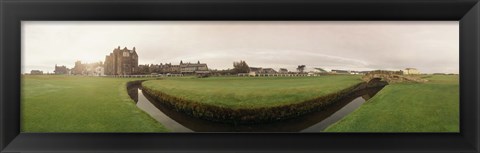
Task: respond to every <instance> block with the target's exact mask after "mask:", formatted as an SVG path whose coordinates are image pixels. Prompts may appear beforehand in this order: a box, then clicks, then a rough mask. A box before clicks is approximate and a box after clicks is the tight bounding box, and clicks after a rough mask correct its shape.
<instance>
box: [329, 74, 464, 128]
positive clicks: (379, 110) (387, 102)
mask: <svg viewBox="0 0 480 153" xmlns="http://www.w3.org/2000/svg"><path fill="white" fill-rule="evenodd" d="M426 79H427V80H429V82H427V83H399V84H391V85H388V86H386V87H385V88H384V89H382V90H381V91H380V92H379V93H377V95H375V96H374V97H373V98H372V99H370V100H368V101H367V102H366V103H365V104H363V105H362V106H361V107H360V108H358V109H357V110H356V111H354V112H353V113H351V114H349V115H347V116H346V117H345V118H343V119H342V120H340V121H339V122H337V123H335V124H333V125H331V126H330V127H328V128H327V129H326V130H325V131H326V132H459V79H458V76H442V75H434V76H427V77H426Z"/></svg>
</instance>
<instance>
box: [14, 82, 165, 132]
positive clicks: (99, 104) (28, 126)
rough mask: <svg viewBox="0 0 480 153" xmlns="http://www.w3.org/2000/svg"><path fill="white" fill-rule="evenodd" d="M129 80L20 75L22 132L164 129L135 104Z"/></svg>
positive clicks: (152, 130)
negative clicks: (130, 92) (129, 91)
mask: <svg viewBox="0 0 480 153" xmlns="http://www.w3.org/2000/svg"><path fill="white" fill-rule="evenodd" d="M132 80H133V79H124V78H101V77H81V76H62V75H58V76H57V75H30V76H23V78H22V92H21V94H22V102H21V125H20V126H21V131H22V132H166V131H168V129H165V128H164V127H163V125H161V124H160V123H158V122H157V121H155V120H154V119H153V118H151V117H150V116H149V115H148V114H146V113H144V112H143V111H142V110H140V109H138V108H137V107H136V106H135V102H134V101H133V100H132V99H130V97H129V96H128V94H127V89H126V83H127V82H128V81H132Z"/></svg>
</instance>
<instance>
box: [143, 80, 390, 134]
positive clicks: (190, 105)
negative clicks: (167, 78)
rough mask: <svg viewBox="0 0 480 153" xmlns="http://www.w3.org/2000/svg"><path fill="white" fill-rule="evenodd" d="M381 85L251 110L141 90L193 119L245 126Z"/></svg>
mask: <svg viewBox="0 0 480 153" xmlns="http://www.w3.org/2000/svg"><path fill="white" fill-rule="evenodd" d="M384 85H386V83H378V82H369V83H366V82H362V83H359V84H356V85H354V86H351V87H349V88H346V89H343V90H341V91H339V92H337V93H332V94H328V95H325V96H321V97H318V98H315V99H311V100H306V101H303V102H300V103H295V104H288V105H282V106H274V107H262V108H251V109H246V108H239V109H232V108H226V107H220V106H216V105H211V104H205V103H200V102H195V101H191V100H186V99H182V98H179V97H175V96H172V95H168V94H165V93H164V92H161V91H158V90H153V89H150V88H148V87H145V86H143V87H142V88H143V90H142V91H143V93H144V94H147V95H148V96H150V97H152V98H154V99H155V100H156V102H159V103H162V104H165V105H167V106H169V107H170V108H172V109H174V110H175V111H178V112H183V113H186V114H188V115H190V116H193V117H197V118H201V119H205V120H211V121H216V122H224V123H233V124H248V123H260V122H271V121H276V120H283V119H289V118H293V117H297V116H301V115H305V114H307V113H310V112H314V111H318V110H322V109H323V108H325V107H326V106H329V105H331V104H333V103H334V102H336V101H338V100H340V99H341V98H343V97H345V96H347V95H349V94H352V93H354V92H357V91H359V90H363V89H367V88H373V87H380V86H384Z"/></svg>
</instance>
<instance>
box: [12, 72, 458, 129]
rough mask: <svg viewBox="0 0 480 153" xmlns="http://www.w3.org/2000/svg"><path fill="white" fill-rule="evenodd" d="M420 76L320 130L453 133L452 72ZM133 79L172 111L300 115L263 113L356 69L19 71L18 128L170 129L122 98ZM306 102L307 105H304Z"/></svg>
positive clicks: (348, 78)
mask: <svg viewBox="0 0 480 153" xmlns="http://www.w3.org/2000/svg"><path fill="white" fill-rule="evenodd" d="M424 78H425V79H427V80H429V81H428V82H426V83H395V84H390V85H387V86H385V87H384V88H383V89H382V90H380V92H378V93H377V94H376V95H375V96H374V97H372V98H371V99H369V100H368V101H366V102H365V104H363V105H362V106H360V107H359V108H358V109H357V110H355V111H354V112H353V113H351V114H349V115H347V116H346V117H344V118H343V119H341V120H340V121H339V122H337V123H334V124H333V125H331V126H330V127H328V128H327V129H326V130H325V131H326V132H424V131H425V132H458V131H459V108H458V106H459V88H458V87H459V81H458V76H455V75H452V76H450V75H448V76H447V75H441V76H440V75H438V76H437V75H429V76H424ZM135 80H147V81H144V82H143V83H142V85H143V87H144V91H145V92H147V93H149V94H152V95H154V96H155V95H157V96H158V95H160V96H161V97H163V98H164V97H167V99H169V100H173V101H174V102H177V103H176V104H174V105H175V107H174V108H175V109H181V108H185V109H187V108H194V109H193V110H194V111H192V110H189V111H190V112H191V113H192V114H193V116H196V115H197V116H198V115H200V116H202V115H203V116H222V115H224V114H225V112H226V110H236V111H238V112H236V113H239V114H242V113H252V112H251V111H248V110H254V111H253V112H255V113H259V112H260V114H264V115H263V116H271V115H272V114H274V115H275V114H282V113H283V114H288V113H292V114H301V113H300V112H295V111H290V112H285V111H271V110H269V109H268V108H280V107H287V106H288V108H289V110H296V108H295V107H296V106H302V108H308V107H307V106H309V104H312V103H313V102H316V101H318V100H319V99H318V98H319V97H328V98H336V97H335V96H336V93H339V92H344V91H345V90H346V89H353V87H356V85H358V84H360V83H362V82H363V81H362V79H361V75H325V76H317V77H207V78H196V77H171V78H110V77H85V76H68V75H24V76H22V101H21V131H22V132H168V131H170V130H169V129H167V128H165V126H164V125H162V124H161V123H159V122H157V121H156V120H155V119H153V118H152V117H151V116H150V115H149V114H147V113H146V112H144V111H142V110H141V109H139V108H138V107H137V106H136V104H135V101H133V100H132V99H131V98H130V97H129V95H128V93H127V83H128V82H131V81H135ZM345 93H347V92H345ZM320 100H325V99H320ZM309 101H310V102H312V103H305V102H309ZM187 102H188V103H187ZM192 102H194V103H192ZM192 104H194V105H192ZM300 104H302V105H300ZM306 104H308V105H306ZM191 106H194V107H191ZM212 107H213V108H215V109H211V108H212ZM199 110H214V111H199ZM179 111H181V110H179ZM212 113H213V114H212ZM226 119H227V118H226ZM319 132H322V131H319Z"/></svg>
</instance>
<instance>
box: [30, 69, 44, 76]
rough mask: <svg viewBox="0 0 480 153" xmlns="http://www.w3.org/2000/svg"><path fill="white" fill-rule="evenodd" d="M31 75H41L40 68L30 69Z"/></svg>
mask: <svg viewBox="0 0 480 153" xmlns="http://www.w3.org/2000/svg"><path fill="white" fill-rule="evenodd" d="M30 74H31V75H43V71H40V70H32V71H30Z"/></svg>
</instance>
